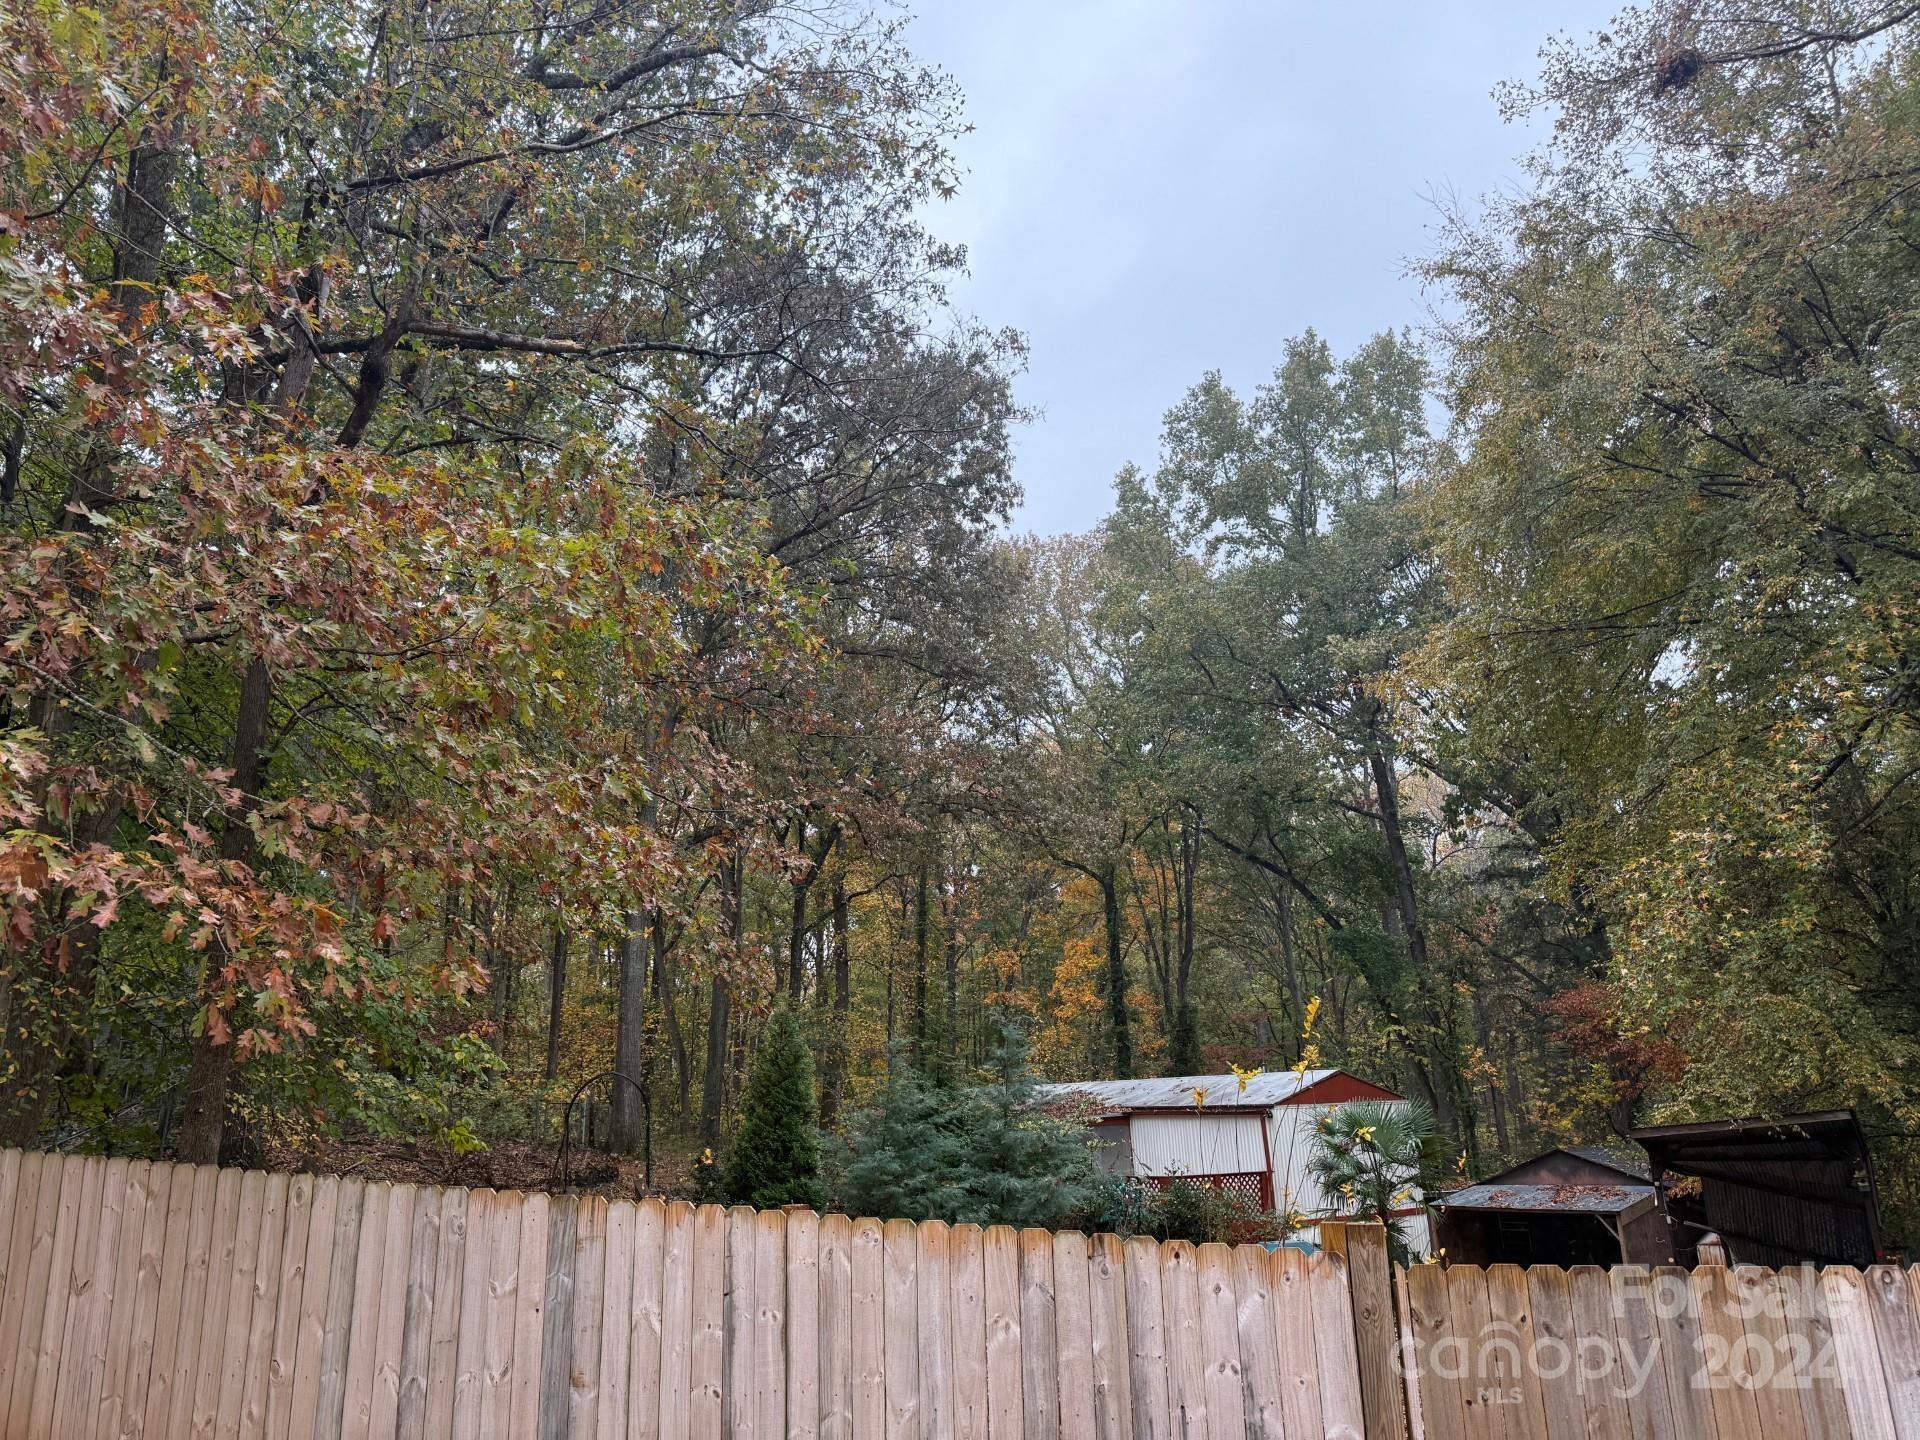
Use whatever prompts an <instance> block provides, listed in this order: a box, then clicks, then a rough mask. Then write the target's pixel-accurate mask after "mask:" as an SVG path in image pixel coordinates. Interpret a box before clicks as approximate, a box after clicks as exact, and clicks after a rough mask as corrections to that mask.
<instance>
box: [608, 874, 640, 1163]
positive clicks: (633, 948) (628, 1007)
mask: <svg viewBox="0 0 1920 1440" xmlns="http://www.w3.org/2000/svg"><path fill="white" fill-rule="evenodd" d="M646 1063H647V917H646V916H645V915H643V914H642V913H641V912H640V911H638V910H629V911H627V912H626V915H625V917H624V924H623V927H622V933H621V936H620V1015H619V1019H618V1020H617V1021H616V1022H615V1026H614V1033H613V1068H614V1069H615V1070H617V1071H619V1072H620V1073H621V1074H622V1075H625V1076H627V1077H628V1078H629V1079H632V1080H634V1081H638V1082H641V1083H644V1072H645V1069H646ZM643 1109H644V1107H643V1105H642V1097H641V1096H640V1094H639V1092H638V1091H636V1090H635V1089H634V1088H633V1086H632V1085H629V1084H627V1083H626V1082H625V1081H621V1080H616V1081H614V1082H613V1116H612V1131H613V1133H612V1136H611V1141H612V1145H613V1148H614V1150H616V1151H618V1152H619V1153H620V1154H622V1155H631V1154H633V1153H634V1152H635V1151H636V1150H638V1149H639V1148H640V1142H641V1140H642V1139H643V1138H644V1136H643V1133H642V1129H643V1125H644V1118H645V1117H644V1115H643Z"/></svg>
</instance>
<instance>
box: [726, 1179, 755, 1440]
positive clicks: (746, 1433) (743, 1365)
mask: <svg viewBox="0 0 1920 1440" xmlns="http://www.w3.org/2000/svg"><path fill="white" fill-rule="evenodd" d="M753 1217H754V1211H753V1210H751V1209H749V1208H748V1207H747V1206H745V1205H734V1206H731V1207H729V1209H728V1210H727V1288H726V1309H725V1316H726V1337H727V1382H726V1393H725V1394H723V1395H722V1396H721V1399H720V1406H721V1412H722V1414H723V1415H724V1416H725V1419H726V1428H727V1436H728V1440H752V1436H753V1420H754V1403H753V1401H754V1394H753V1274H754V1269H753Z"/></svg>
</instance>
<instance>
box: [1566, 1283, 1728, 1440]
mask: <svg viewBox="0 0 1920 1440" xmlns="http://www.w3.org/2000/svg"><path fill="white" fill-rule="evenodd" d="M1590 1268H1591V1267H1584V1266H1583V1267H1578V1268H1576V1269H1575V1270H1574V1271H1573V1272H1571V1276H1570V1278H1571V1280H1572V1282H1573V1286H1574V1313H1575V1318H1576V1319H1580V1320H1581V1328H1582V1330H1583V1331H1585V1330H1587V1329H1588V1328H1590V1327H1589V1324H1588V1322H1587V1321H1586V1320H1585V1318H1584V1317H1582V1316H1581V1313H1580V1283H1579V1282H1580V1277H1581V1274H1582V1272H1583V1271H1584V1270H1586V1269H1590ZM1688 1283H1689V1284H1690V1285H1691V1287H1692V1289H1693V1300H1694V1313H1695V1314H1696V1315H1697V1316H1698V1317H1699V1321H1700V1340H1701V1350H1700V1354H1701V1371H1702V1377H1703V1379H1704V1381H1705V1383H1706V1388H1707V1402H1708V1414H1709V1417H1710V1419H1711V1421H1712V1424H1713V1430H1712V1433H1713V1434H1714V1435H1717V1436H1719V1437H1721V1440H1738V1437H1740V1436H1745V1435H1755V1434H1758V1433H1759V1427H1760V1412H1759V1410H1758V1408H1757V1407H1756V1406H1755V1405H1754V1400H1753V1392H1752V1390H1751V1389H1750V1388H1748V1387H1746V1386H1744V1385H1741V1384H1738V1383H1736V1380H1735V1375H1734V1370H1733V1366H1734V1364H1735V1363H1736V1362H1737V1361H1738V1359H1739V1357H1740V1354H1741V1350H1740V1345H1741V1342H1742V1341H1743V1340H1744V1339H1745V1338H1746V1333H1747V1332H1746V1326H1745V1325H1744V1324H1742V1323H1741V1320H1740V1316H1739V1314H1738V1312H1737V1310H1736V1306H1737V1305H1738V1303H1739V1302H1738V1300H1737V1298H1736V1297H1735V1295H1734V1293H1733V1277H1732V1276H1731V1275H1730V1274H1729V1273H1728V1271H1727V1268H1726V1267H1725V1266H1724V1265H1702V1266H1701V1267H1700V1268H1699V1269H1697V1270H1695V1271H1694V1272H1693V1273H1692V1274H1691V1275H1690V1276H1689V1277H1688ZM1586 1393H1587V1395H1588V1401H1587V1403H1588V1409H1589V1415H1590V1416H1591V1415H1592V1414H1593V1413H1595V1412H1594V1410H1593V1398H1592V1397H1593V1396H1594V1395H1595V1394H1600V1395H1602V1396H1604V1395H1605V1393H1606V1391H1605V1390H1604V1389H1603V1388H1602V1387H1600V1386H1597V1385H1596V1386H1592V1387H1590V1388H1589V1389H1588V1391H1587V1392H1586ZM1625 1428H1626V1427H1625V1423H1624V1421H1623V1422H1621V1423H1619V1424H1612V1423H1609V1424H1607V1426H1606V1427H1605V1428H1604V1429H1602V1430H1600V1431H1599V1432H1598V1440H1613V1437H1614V1436H1616V1435H1618V1434H1620V1433H1622V1432H1623V1431H1624V1430H1625Z"/></svg>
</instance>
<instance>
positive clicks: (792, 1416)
mask: <svg viewBox="0 0 1920 1440" xmlns="http://www.w3.org/2000/svg"><path fill="white" fill-rule="evenodd" d="M786 1267H787V1303H786V1315H787V1344H786V1350H787V1428H786V1434H787V1436H788V1440H816V1437H817V1436H818V1435H819V1433H820V1217H819V1216H818V1215H816V1214H815V1213H814V1212H813V1211H811V1210H796V1211H794V1212H793V1213H792V1214H790V1215H788V1216H787V1254H786Z"/></svg>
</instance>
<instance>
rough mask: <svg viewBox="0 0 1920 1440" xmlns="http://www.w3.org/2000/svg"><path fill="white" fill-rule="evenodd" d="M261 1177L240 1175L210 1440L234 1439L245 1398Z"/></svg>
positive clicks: (262, 1206) (262, 1209)
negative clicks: (225, 1326)
mask: <svg viewBox="0 0 1920 1440" xmlns="http://www.w3.org/2000/svg"><path fill="white" fill-rule="evenodd" d="M266 1190H267V1177H266V1174H265V1173H264V1172H263V1171H259V1170H247V1171H243V1172H242V1173H241V1176H240V1204H239V1216H238V1219H237V1220H236V1221H235V1230H234V1239H233V1260H232V1274H231V1276H230V1277H229V1278H228V1282H227V1298H226V1304H225V1311H226V1317H227V1322H226V1323H227V1328H226V1333H225V1335H223V1336H222V1337H221V1341H220V1351H219V1353H218V1354H217V1355H216V1356H215V1357H214V1374H215V1376H216V1379H215V1389H214V1397H215V1398H214V1422H213V1434H214V1436H215V1440H237V1437H238V1436H239V1434H240V1406H241V1402H242V1401H243V1400H244V1399H245V1398H246V1388H247V1344H248V1341H249V1339H250V1338H251V1336H252V1334H253V1304H254V1300H255V1299H256V1295H255V1284H254V1280H255V1277H256V1275H257V1274H258V1272H259V1268H260V1227H261V1223H262V1220H263V1218H264V1216H265V1214H266V1208H267V1194H266Z"/></svg>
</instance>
